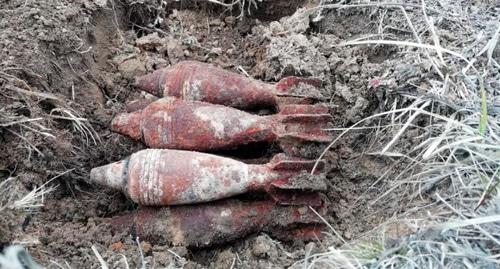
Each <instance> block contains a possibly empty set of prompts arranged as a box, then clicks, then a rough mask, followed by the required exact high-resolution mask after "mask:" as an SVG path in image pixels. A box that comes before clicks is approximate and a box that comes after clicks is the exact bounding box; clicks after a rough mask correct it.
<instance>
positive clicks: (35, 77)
mask: <svg viewBox="0 0 500 269" xmlns="http://www.w3.org/2000/svg"><path fill="white" fill-rule="evenodd" d="M181 2H182V1H181ZM270 2H273V1H264V2H263V3H262V4H259V5H263V6H261V7H260V8H261V9H257V10H254V9H252V13H251V14H252V15H248V14H246V13H245V16H244V17H243V18H238V16H239V15H240V10H239V9H235V10H233V11H229V10H227V9H225V8H222V7H220V6H216V5H213V4H207V3H200V2H199V1H198V2H196V1H195V2H194V3H189V4H186V5H185V6H183V5H182V3H181V4H180V5H179V3H176V2H174V1H166V2H163V1H162V3H161V4H157V1H113V0H110V1H97V0H77V1H66V0H56V1H48V0H46V1H42V2H40V1H37V2H35V1H24V0H11V1H6V2H5V1H4V2H2V3H0V18H1V19H0V25H1V29H2V30H1V31H0V59H2V62H1V64H0V87H1V88H2V93H1V94H0V104H1V107H0V113H1V115H2V117H1V118H0V119H1V120H2V121H1V122H0V141H1V145H2V146H1V150H0V177H1V180H2V181H3V180H5V179H7V178H15V180H14V181H13V182H11V183H10V184H12V190H15V191H16V193H20V194H22V193H27V192H29V191H30V190H32V189H34V188H37V187H40V186H42V185H43V184H47V185H45V186H52V187H56V189H55V190H54V191H52V192H51V193H49V194H46V195H45V196H44V197H43V202H44V206H43V207H40V208H38V210H28V211H26V212H25V211H19V210H8V211H6V213H5V214H6V216H8V217H6V218H3V219H2V220H0V225H1V229H0V246H2V247H5V246H7V245H10V244H23V245H25V246H26V247H27V248H28V249H29V251H30V253H31V254H32V255H33V257H34V258H35V259H36V260H37V261H39V262H40V263H41V264H43V265H45V266H47V267H49V268H58V266H59V265H63V266H65V265H66V264H67V265H69V266H71V268H88V267H91V268H98V267H99V262H98V259H97V257H96V255H95V253H94V252H93V250H92V248H91V247H92V246H94V247H95V248H96V250H97V251H98V252H99V253H100V255H101V256H102V257H103V259H104V260H105V261H106V262H107V263H108V264H109V265H110V266H111V267H113V268H115V267H116V268H125V262H124V261H125V260H126V263H128V265H129V266H130V268H136V267H140V266H141V264H143V263H147V264H148V266H152V267H157V268H161V267H166V266H174V267H182V266H184V267H185V268H228V267H232V266H235V267H236V268H269V267H273V268H282V267H288V266H291V265H293V264H294V263H295V262H297V261H299V260H301V259H302V258H303V257H304V255H305V254H306V252H307V253H315V252H318V251H321V250H325V249H326V247H328V245H336V244H339V243H341V242H340V241H339V239H338V238H336V237H333V236H332V237H327V239H326V240H325V241H321V242H320V241H316V242H309V243H307V242H306V243H303V242H280V241H278V240H276V239H273V238H271V237H269V236H268V235H266V234H254V235H251V236H248V237H246V238H244V239H242V240H239V241H237V242H234V243H232V244H226V245H220V246H215V247H212V248H201V249H197V248H186V247H183V246H171V245H156V244H153V243H151V242H147V241H142V240H140V239H139V240H136V238H133V237H131V235H130V234H126V233H123V234H113V233H111V232H110V230H109V229H107V228H106V227H107V226H106V225H107V224H106V223H107V220H108V219H109V218H110V217H112V216H116V215H122V214H125V213H127V212H129V211H132V210H134V208H135V207H136V206H135V205H134V204H133V203H132V202H131V201H129V200H127V199H126V198H125V196H124V195H122V194H119V193H117V192H115V191H112V190H109V189H106V188H102V187H99V186H92V185H89V184H88V183H87V182H86V180H87V179H88V177H89V173H90V169H91V168H93V167H95V166H99V165H104V164H107V163H110V162H113V161H117V160H120V159H122V158H124V157H125V156H127V155H130V154H131V153H133V152H135V151H137V150H139V149H142V148H144V146H143V145H142V144H140V143H136V142H133V141H131V140H129V139H127V138H126V137H123V136H120V135H118V134H114V133H112V132H110V131H109V128H108V127H109V122H110V120H111V119H112V117H113V116H114V115H115V114H116V113H118V112H123V111H125V109H126V104H127V103H129V102H131V101H133V100H136V99H143V98H150V96H148V95H145V94H144V93H141V92H140V91H138V90H137V89H134V87H133V82H134V78H135V77H136V76H138V75H143V74H146V73H149V72H151V71H154V70H156V69H159V68H162V67H167V66H169V65H172V64H175V63H177V62H179V61H183V60H197V61H203V62H208V63H212V64H214V65H217V66H220V67H222V68H225V69H228V70H231V71H234V72H237V73H241V74H244V75H248V76H251V77H254V78H256V79H260V80H264V81H269V82H276V81H279V79H281V78H283V77H285V76H289V75H296V76H314V77H318V78H320V79H322V80H323V83H324V87H322V89H321V90H322V94H323V95H324V96H325V97H326V99H327V100H326V102H327V104H328V105H329V106H330V107H331V114H332V116H333V117H334V120H333V122H332V126H335V127H337V128H343V127H346V126H350V125H352V124H353V123H355V122H356V121H358V120H360V119H362V118H364V117H366V116H368V115H371V114H373V113H376V112H378V111H380V110H382V109H384V108H385V107H386V106H388V105H389V104H391V102H390V100H391V98H392V96H391V93H392V91H393V90H395V89H401V88H405V89H407V88H408V87H410V86H408V85H409V84H408V83H407V82H408V81H409V79H411V78H413V79H419V77H418V76H414V75H413V74H414V73H412V72H402V70H403V69H401V68H394V66H397V65H398V64H403V62H402V59H398V57H397V55H398V51H397V50H395V49H394V48H391V47H385V46H379V47H376V48H367V47H337V46H335V45H336V44H339V43H341V42H343V41H346V40H350V39H353V38H355V37H356V36H361V35H364V34H369V33H371V32H373V31H374V30H375V27H376V24H375V23H374V20H375V19H376V18H373V17H372V16H371V15H370V12H373V9H370V8H366V9H350V10H341V11H337V10H329V11H328V10H323V11H321V12H322V14H321V16H322V19H321V20H315V18H316V17H317V16H318V14H317V13H316V12H308V11H307V10H308V9H310V8H313V7H315V6H316V5H317V4H318V3H316V2H314V1H294V5H290V6H287V7H286V9H284V10H283V5H276V6H273V5H275V4H276V3H270ZM276 2H280V1H276ZM281 2H286V1H281ZM295 4H296V5H295ZM278 11H279V12H278ZM389 15H390V14H389ZM281 16H284V17H281ZM361 22H363V23H361ZM368 22H372V23H368ZM403 34H406V33H403ZM408 68H409V69H411V68H419V67H414V66H409V67H408ZM408 68H407V69H408ZM380 77H384V81H385V82H387V83H386V84H384V83H379V82H380V81H379V80H377V79H378V78H380ZM392 78H394V79H392ZM395 78H397V81H396V79H395ZM391 79H392V80H391ZM389 82H390V83H389ZM391 83H392V84H391ZM332 133H333V135H334V137H335V135H336V134H339V131H335V130H332ZM409 139H410V138H409ZM374 143H378V142H377V141H374V140H373V133H372V132H371V131H370V130H363V131H359V132H353V133H351V134H349V135H348V136H346V137H345V138H344V139H342V141H340V142H339V143H337V144H336V145H335V146H334V147H333V148H332V149H331V150H330V151H329V152H328V153H327V154H326V155H325V158H324V159H325V161H326V162H327V171H326V178H327V192H326V200H327V203H328V207H329V211H328V213H327V214H325V216H324V217H325V219H326V221H328V222H329V223H330V224H331V225H332V226H333V228H334V229H335V230H336V231H337V232H338V233H339V234H340V235H341V236H342V238H343V239H344V240H347V241H349V240H354V239H356V238H359V237H361V236H362V235H363V234H364V233H366V232H369V231H371V230H372V229H373V228H375V227H376V226H377V225H379V224H380V223H382V222H383V221H385V220H387V219H388V218H390V217H391V216H393V215H394V214H395V213H397V212H399V211H400V210H402V208H404V206H405V204H404V203H403V202H401V201H399V200H398V199H390V198H387V199H384V201H385V202H384V201H381V202H377V203H372V201H375V200H377V199H376V198H377V197H378V196H379V195H380V193H379V192H378V190H377V189H376V188H372V185H373V184H374V183H375V182H376V181H377V179H379V178H380V177H381V176H382V175H384V173H386V171H387V170H388V168H389V167H392V165H393V164H392V163H391V162H390V161H388V160H387V159H380V158H378V157H376V156H371V155H366V154H363V153H364V152H366V151H367V150H368V149H369V148H371V147H372V145H373V144H374ZM399 146H404V145H399ZM315 150H316V149H315ZM393 170H394V171H397V169H393ZM49 181H50V182H49ZM141 255H143V258H141Z"/></svg>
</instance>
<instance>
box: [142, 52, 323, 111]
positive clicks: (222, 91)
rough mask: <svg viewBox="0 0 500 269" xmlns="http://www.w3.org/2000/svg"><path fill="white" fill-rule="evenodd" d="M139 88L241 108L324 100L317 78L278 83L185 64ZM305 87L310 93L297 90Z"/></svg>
mask: <svg viewBox="0 0 500 269" xmlns="http://www.w3.org/2000/svg"><path fill="white" fill-rule="evenodd" d="M136 85H137V87H138V88H140V89H142V90H144V91H147V92H149V93H151V94H153V95H155V96H158V97H164V96H174V97H177V98H181V99H183V100H188V101H204V102H208V103H212V104H220V105H225V106H231V107H235V108H240V109H255V108H262V107H275V108H276V107H281V106H282V105H283V104H311V103H313V102H314V101H315V100H320V99H323V96H322V95H321V93H320V92H319V91H318V90H317V88H319V87H320V86H321V81H320V80H318V79H315V78H300V77H286V78H283V79H282V80H281V81H279V82H278V83H277V84H269V83H264V82H261V81H258V80H255V79H251V78H247V77H245V76H243V75H239V74H236V73H233V72H230V71H226V70H224V69H221V68H218V67H215V66H213V65H211V64H206V63H201V62H195V61H184V62H180V63H178V64H176V65H174V66H171V67H168V68H164V69H160V70H156V71H155V72H153V73H151V74H148V75H145V76H142V77H139V78H137V80H136ZM301 85H305V86H306V88H307V89H306V90H297V89H298V88H299V87H300V86H301Z"/></svg>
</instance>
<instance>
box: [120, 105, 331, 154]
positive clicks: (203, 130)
mask: <svg viewBox="0 0 500 269" xmlns="http://www.w3.org/2000/svg"><path fill="white" fill-rule="evenodd" d="M329 121H331V115H330V114H328V108H327V107H325V106H323V105H287V106H284V107H283V109H282V110H281V112H280V113H278V114H275V115H270V116H257V115H254V114H250V113H247V112H244V111H241V110H238V109H235V108H231V107H226V106H221V105H214V104H209V103H205V102H197V101H184V100H180V99H175V98H162V99H160V100H157V101H155V102H152V103H150V104H149V105H147V106H146V107H145V108H144V109H142V110H137V111H134V112H131V113H122V114H119V115H117V116H116V117H115V118H114V120H113V122H112V124H111V129H112V130H113V131H115V132H118V133H121V134H124V135H128V136H129V137H131V138H133V139H136V140H141V141H143V142H144V143H145V144H146V145H147V146H148V147H152V148H168V149H184V150H198V151H210V150H221V149H232V148H235V147H237V146H239V145H243V144H248V143H251V142H270V143H273V142H282V141H284V142H289V141H294V142H299V143H300V142H303V141H313V142H320V143H323V142H329V141H331V137H330V136H329V134H328V133H327V132H326V131H324V130H323V129H322V128H323V127H324V125H325V124H326V123H328V122H329ZM286 149H287V148H284V150H286Z"/></svg>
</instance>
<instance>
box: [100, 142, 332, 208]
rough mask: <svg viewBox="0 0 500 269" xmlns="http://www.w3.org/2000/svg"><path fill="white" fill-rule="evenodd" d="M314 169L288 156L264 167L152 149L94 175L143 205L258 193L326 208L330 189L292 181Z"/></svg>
mask: <svg viewBox="0 0 500 269" xmlns="http://www.w3.org/2000/svg"><path fill="white" fill-rule="evenodd" d="M313 165H314V161H312V160H305V159H301V158H290V157H285V156H284V155H282V154H279V155H277V156H276V157H275V158H273V160H271V162H269V163H268V164H263V165H261V164H245V163H243V162H240V161H236V160H233V159H231V158H225V157H220V156H216V155H212V154H206V153H200V152H194V151H181V150H161V149H146V150H141V151H139V152H137V153H134V154H132V155H131V156H130V157H129V158H128V159H127V160H126V161H120V162H116V163H112V164H108V165H106V166H101V167H97V168H94V169H92V171H91V180H92V181H94V182H96V183H99V184H101V185H107V186H110V187H113V188H115V189H121V190H123V191H124V192H125V193H126V194H127V195H128V196H130V198H131V199H132V200H133V201H134V202H136V203H138V204H141V205H178V204H192V203H201V202H208V201H213V200H219V199H222V198H226V197H231V196H234V195H237V194H242V193H245V192H252V191H261V192H268V193H269V194H270V195H271V196H272V197H275V199H276V200H277V201H278V202H281V201H282V203H283V204H307V205H321V204H322V200H321V197H320V195H319V193H318V191H324V190H326V186H325V185H324V184H314V185H311V186H310V187H309V188H308V187H304V186H299V185H297V184H294V182H293V181H291V179H292V178H293V176H295V175H297V174H299V173H300V171H302V170H310V169H311V168H312V166H313ZM119 184H121V186H120V185H119ZM294 189H295V190H296V192H294ZM302 192H304V193H302ZM287 193H289V194H290V195H288V196H287Z"/></svg>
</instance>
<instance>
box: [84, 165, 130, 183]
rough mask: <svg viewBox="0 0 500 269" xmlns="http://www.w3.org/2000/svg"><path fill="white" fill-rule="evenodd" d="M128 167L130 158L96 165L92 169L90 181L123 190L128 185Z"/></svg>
mask: <svg viewBox="0 0 500 269" xmlns="http://www.w3.org/2000/svg"><path fill="white" fill-rule="evenodd" d="M127 169H128V159H126V160H122V161H119V162H115V163H111V164H107V165H104V166H100V167H96V168H94V169H92V170H91V171H90V181H91V183H97V184H99V185H102V186H107V187H110V188H113V189H115V190H120V191H123V189H124V188H125V186H126V185H127V184H126V182H127V178H126V175H127V173H126V172H127Z"/></svg>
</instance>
